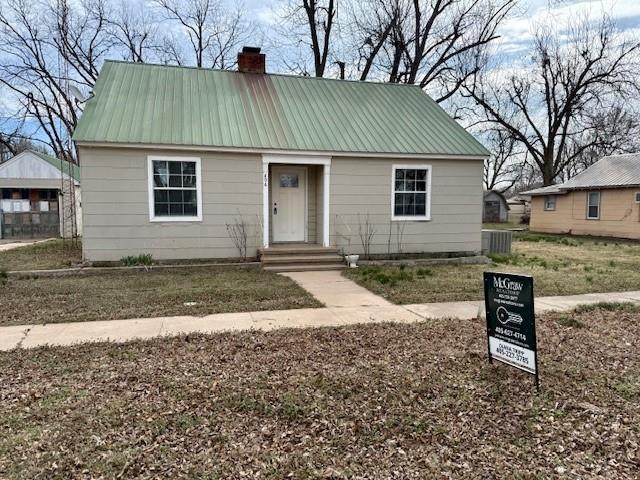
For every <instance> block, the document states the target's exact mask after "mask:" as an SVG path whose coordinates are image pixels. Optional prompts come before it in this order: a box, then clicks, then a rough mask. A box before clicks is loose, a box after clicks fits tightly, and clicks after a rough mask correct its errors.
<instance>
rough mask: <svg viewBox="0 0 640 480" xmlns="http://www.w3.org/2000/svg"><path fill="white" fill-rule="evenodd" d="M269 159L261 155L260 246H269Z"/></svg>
mask: <svg viewBox="0 0 640 480" xmlns="http://www.w3.org/2000/svg"><path fill="white" fill-rule="evenodd" d="M269 207H270V205H269V160H267V159H266V158H264V157H262V246H263V247H264V248H267V247H268V246H269Z"/></svg>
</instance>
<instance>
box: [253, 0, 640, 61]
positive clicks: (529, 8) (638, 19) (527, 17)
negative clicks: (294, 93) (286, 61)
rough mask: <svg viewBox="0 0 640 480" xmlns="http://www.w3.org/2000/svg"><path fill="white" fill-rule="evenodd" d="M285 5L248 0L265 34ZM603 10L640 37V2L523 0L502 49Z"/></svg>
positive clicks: (519, 48) (517, 48) (515, 48)
mask: <svg viewBox="0 0 640 480" xmlns="http://www.w3.org/2000/svg"><path fill="white" fill-rule="evenodd" d="M281 3H282V0H244V6H245V8H246V10H247V13H248V14H249V16H250V17H251V18H252V19H254V20H256V21H257V22H259V23H260V24H261V25H262V27H263V28H264V30H265V31H268V28H269V24H270V23H271V22H273V21H274V15H273V7H274V6H277V5H279V4H281ZM338 5H339V0H338ZM549 6H550V7H551V8H550V12H549V8H548V7H549ZM603 11H604V12H607V13H608V14H609V15H611V16H612V17H613V19H614V20H615V22H616V24H617V25H618V26H619V27H620V28H621V29H624V30H627V31H634V33H639V34H640V0H528V1H527V0H522V2H521V8H520V10H519V12H518V15H517V17H516V18H512V19H510V20H509V21H507V22H506V23H505V24H504V25H503V26H502V28H501V29H500V33H501V35H502V37H503V38H502V45H501V47H502V49H503V51H505V53H513V54H516V53H523V52H526V50H527V49H528V46H529V41H530V40H531V31H532V28H533V27H534V26H535V25H536V24H538V23H540V22H544V21H548V20H549V18H551V19H553V18H557V19H558V20H560V19H562V18H563V17H566V16H568V15H574V14H587V15H589V16H591V17H593V18H600V17H601V15H602V12H603Z"/></svg>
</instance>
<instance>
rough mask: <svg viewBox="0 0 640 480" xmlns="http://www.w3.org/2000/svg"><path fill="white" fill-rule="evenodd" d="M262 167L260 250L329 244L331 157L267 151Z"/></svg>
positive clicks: (325, 245) (324, 245) (263, 157)
mask: <svg viewBox="0 0 640 480" xmlns="http://www.w3.org/2000/svg"><path fill="white" fill-rule="evenodd" d="M262 166H263V190H262V194H263V212H262V222H263V238H262V247H263V249H267V248H269V247H272V246H277V245H279V244H282V245H284V246H288V248H290V249H291V248H293V249H294V250H296V247H298V248H297V250H299V247H300V246H301V245H309V246H311V247H312V248H313V247H318V246H321V247H329V246H330V232H329V228H330V227H329V218H330V216H329V215H330V205H329V197H330V179H331V158H330V157H326V156H318V155H304V156H303V155H276V154H268V155H263V156H262ZM280 248H284V247H280ZM297 253H300V252H297ZM307 253H309V252H307Z"/></svg>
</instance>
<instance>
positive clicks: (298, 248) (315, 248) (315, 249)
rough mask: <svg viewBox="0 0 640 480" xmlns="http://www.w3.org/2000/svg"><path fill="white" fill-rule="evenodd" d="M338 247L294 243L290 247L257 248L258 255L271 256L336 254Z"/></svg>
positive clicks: (338, 250)
mask: <svg viewBox="0 0 640 480" xmlns="http://www.w3.org/2000/svg"><path fill="white" fill-rule="evenodd" d="M339 252H340V249H339V248H335V247H322V246H320V245H294V246H291V247H288V246H282V245H279V246H277V247H267V248H260V249H258V253H259V255H260V256H261V257H262V256H266V255H268V256H272V255H322V254H332V255H338V253H339Z"/></svg>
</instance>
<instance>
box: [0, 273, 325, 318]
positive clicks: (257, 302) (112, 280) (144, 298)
mask: <svg viewBox="0 0 640 480" xmlns="http://www.w3.org/2000/svg"><path fill="white" fill-rule="evenodd" d="M319 306H321V305H320V303H319V302H318V301H317V300H315V299H314V298H313V297H312V296H311V295H310V294H309V293H307V292H306V291H305V290H303V289H302V288H301V287H299V286H298V285H297V284H296V283H294V282H293V281H292V280H291V279H289V278H287V277H284V276H282V275H276V274H274V273H270V272H265V271H262V270H257V269H256V270H254V269H248V270H244V269H232V268H229V269H219V268H216V269H203V268H200V269H196V268H193V269H191V268H190V269H180V270H177V269H176V270H150V271H132V272H122V271H120V272H111V273H100V274H91V275H86V276H69V277H58V278H45V277H40V278H32V279H14V278H9V280H8V281H7V282H6V283H5V284H0V311H1V312H2V315H0V325H15V324H26V323H57V322H84V321H91V320H113V319H124V318H138V317H156V316H173V315H206V314H211V313H221V312H247V311H257V310H281V309H290V308H306V307H319Z"/></svg>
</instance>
